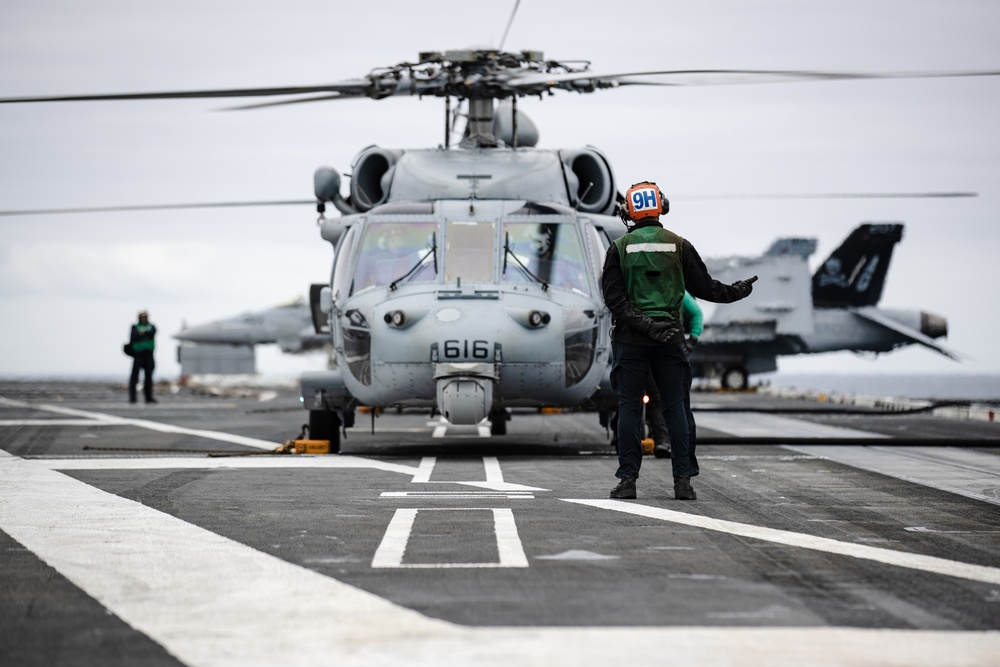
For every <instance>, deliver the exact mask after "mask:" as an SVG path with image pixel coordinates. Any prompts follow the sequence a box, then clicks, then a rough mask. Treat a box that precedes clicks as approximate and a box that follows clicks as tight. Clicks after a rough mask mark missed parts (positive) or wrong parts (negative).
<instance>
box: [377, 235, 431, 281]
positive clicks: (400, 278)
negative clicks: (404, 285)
mask: <svg viewBox="0 0 1000 667" xmlns="http://www.w3.org/2000/svg"><path fill="white" fill-rule="evenodd" d="M437 249H438V245H437V232H435V233H433V234H431V247H430V248H428V250H427V252H426V253H425V254H424V256H423V257H421V258H420V259H418V260H417V263H416V264H414V265H413V268H411V269H410V270H409V271H407V272H406V273H404V274H403V275H401V276H400V277H399V278H396V279H395V280H393V281H392V282H391V283H389V291H392V292H394V291H396V285H397V283H400V282H402V281H404V280H406V279H407V278H409V277H410V276H411V275H413V274H414V273H415V272H416V271H417V269H419V268H420V267H421V266H423V265H424V262H425V261H426V260H427V258H428V257H431V256H433V257H434V273H435V274H437V268H438V260H437Z"/></svg>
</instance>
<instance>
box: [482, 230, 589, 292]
mask: <svg viewBox="0 0 1000 667" xmlns="http://www.w3.org/2000/svg"><path fill="white" fill-rule="evenodd" d="M501 243H505V244H508V245H509V248H510V252H511V253H513V255H514V257H513V258H512V257H507V261H505V262H504V270H503V276H502V280H503V281H504V282H538V281H539V280H541V281H543V282H546V283H548V284H549V285H550V286H551V287H561V288H563V289H568V290H573V291H576V292H580V293H582V294H587V295H588V296H589V295H590V293H591V288H590V280H589V279H588V277H587V272H588V269H587V260H586V256H585V255H584V250H583V243H582V242H581V240H580V235H579V233H578V231H577V227H576V225H574V224H571V223H567V222H547V223H541V224H539V223H537V222H532V223H527V222H506V223H504V226H503V239H502V240H501ZM504 252H506V251H504ZM515 258H516V260H517V261H515Z"/></svg>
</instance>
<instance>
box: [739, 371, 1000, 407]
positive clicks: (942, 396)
mask: <svg viewBox="0 0 1000 667" xmlns="http://www.w3.org/2000/svg"><path fill="white" fill-rule="evenodd" d="M751 384H753V385H771V386H774V387H782V388H787V389H798V390H800V391H814V392H822V393H834V392H836V393H847V394H864V395H866V396H891V397H895V398H919V399H927V400H936V401H969V402H975V403H986V404H1000V374H994V373H982V374H978V373H965V374H958V373H955V374H948V373H926V374H920V373H898V374H878V375H863V374H846V373H782V372H781V371H778V372H777V373H765V374H762V375H755V376H751Z"/></svg>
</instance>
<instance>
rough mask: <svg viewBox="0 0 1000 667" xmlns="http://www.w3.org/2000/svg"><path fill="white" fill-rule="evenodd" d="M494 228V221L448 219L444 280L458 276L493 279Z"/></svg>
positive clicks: (470, 280)
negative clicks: (449, 220) (450, 220)
mask: <svg viewBox="0 0 1000 667" xmlns="http://www.w3.org/2000/svg"><path fill="white" fill-rule="evenodd" d="M495 230H496V227H495V225H494V223H492V222H462V221H457V220H456V221H452V222H449V223H448V237H447V247H446V249H445V260H444V265H445V275H444V280H445V282H447V283H450V282H452V281H453V280H457V279H461V280H462V281H463V282H468V283H482V282H492V281H493V260H494V252H493V243H494V234H495Z"/></svg>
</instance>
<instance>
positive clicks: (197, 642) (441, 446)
mask: <svg viewBox="0 0 1000 667" xmlns="http://www.w3.org/2000/svg"><path fill="white" fill-rule="evenodd" d="M157 397H158V400H159V402H158V403H157V404H155V405H144V404H138V405H129V404H128V403H127V398H126V392H125V388H124V386H122V385H117V384H114V383H82V382H78V383H72V382H0V551H2V553H3V560H2V563H3V565H2V566H0V591H2V592H3V593H2V595H0V663H2V664H5V665H6V664H10V665H69V664H73V665H102V666H103V665H134V664H144V665H248V664H260V665H274V664H292V665H295V664H301V665H325V664H329V665H517V666H520V665H546V666H548V665H606V664H609V663H614V662H618V661H623V662H626V663H627V664H631V665H664V664H673V663H675V662H676V663H678V664H691V665H711V666H714V665H789V666H791V665H796V666H800V665H804V664H809V665H900V666H902V665H906V666H908V667H909V666H913V665H935V666H936V667H937V666H940V665H984V666H985V665H996V664H1000V555H998V554H1000V449H998V446H1000V425H998V424H996V423H992V422H990V421H988V420H970V419H947V418H943V417H941V416H939V415H938V414H936V413H935V412H933V411H930V410H919V409H911V410H903V411H900V412H898V413H892V412H891V411H889V410H886V409H881V408H865V407H858V406H856V405H855V406H851V405H838V404H832V403H830V402H819V401H796V400H790V399H787V398H781V397H776V396H768V395H763V394H762V393H716V392H698V393H695V394H694V395H693V403H694V409H695V416H696V420H697V422H698V435H699V443H700V444H699V448H698V457H699V461H700V463H701V470H702V474H701V475H700V476H698V477H697V478H695V479H694V480H693V483H694V486H695V488H696V489H697V492H698V500H696V501H694V502H683V501H677V500H674V499H673V493H672V480H671V472H670V462H669V460H666V459H658V458H654V457H652V456H647V457H645V458H644V461H643V466H642V470H641V473H640V478H639V480H638V485H637V487H638V498H637V499H636V500H629V501H614V500H609V499H608V492H609V491H610V489H611V488H612V487H613V486H614V483H615V481H616V480H615V479H614V477H613V475H614V471H615V468H616V465H617V462H616V457H615V453H614V450H613V448H612V446H611V444H610V433H608V432H607V431H606V429H604V428H602V427H601V426H599V424H598V419H597V415H596V414H595V413H587V412H561V413H560V412H551V413H550V412H545V411H537V410H522V411H518V412H517V414H516V415H515V418H514V419H512V420H511V422H510V425H509V430H508V433H507V434H506V435H502V436H491V435H490V429H489V428H488V427H485V426H461V427H457V426H452V425H450V424H448V423H447V422H445V421H443V420H442V419H441V418H440V417H439V416H432V415H431V414H430V413H429V412H428V411H416V410H412V411H411V410H405V411H395V410H393V411H387V412H385V413H379V414H375V415H372V414H370V413H359V414H358V415H357V423H356V426H355V427H354V428H352V429H350V430H348V431H347V433H346V436H345V437H343V438H342V440H341V452H340V454H335V455H297V454H275V453H273V452H274V450H275V449H276V448H278V447H279V446H281V445H282V444H283V443H284V442H286V441H288V440H290V439H295V438H296V437H298V436H299V434H300V433H301V429H302V426H303V423H304V421H307V413H306V411H305V410H303V409H302V408H301V407H300V406H299V403H298V395H297V392H296V391H295V389H294V388H291V387H277V388H270V389H261V390H254V391H249V390H248V391H236V390H230V391H228V392H223V393H221V394H216V395H211V394H209V393H208V392H206V391H200V390H194V389H191V388H186V389H182V388H175V392H174V393H170V392H161V393H159V394H158V395H157Z"/></svg>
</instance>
